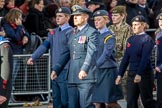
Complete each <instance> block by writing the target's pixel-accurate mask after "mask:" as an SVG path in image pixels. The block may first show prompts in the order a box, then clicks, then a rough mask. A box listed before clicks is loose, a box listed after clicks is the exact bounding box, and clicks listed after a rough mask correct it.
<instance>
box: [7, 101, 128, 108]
mask: <svg viewBox="0 0 162 108" xmlns="http://www.w3.org/2000/svg"><path fill="white" fill-rule="evenodd" d="M119 104H120V105H121V108H126V101H125V100H120V101H119ZM9 108H52V105H51V104H48V105H41V106H33V107H31V106H30V107H22V105H21V106H10V107H9Z"/></svg>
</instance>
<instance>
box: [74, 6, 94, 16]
mask: <svg viewBox="0 0 162 108" xmlns="http://www.w3.org/2000/svg"><path fill="white" fill-rule="evenodd" d="M71 9H72V15H77V14H83V13H85V14H90V13H91V11H90V10H89V9H88V8H85V7H81V6H79V5H73V6H72V7H71Z"/></svg>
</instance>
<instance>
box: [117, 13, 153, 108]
mask: <svg viewBox="0 0 162 108" xmlns="http://www.w3.org/2000/svg"><path fill="white" fill-rule="evenodd" d="M147 28H148V24H147V23H146V20H145V18H144V17H143V16H142V15H138V16H136V17H134V18H133V19H132V30H133V33H134V35H133V36H131V37H129V38H128V40H127V44H126V50H125V52H124V56H123V59H122V61H121V64H120V67H119V73H118V77H117V79H116V84H120V83H121V79H122V77H123V75H124V73H125V71H126V69H127V67H128V65H129V68H128V77H127V83H126V84H127V108H138V104H137V100H138V98H139V95H140V96H141V100H142V104H143V106H144V108H154V101H153V94H152V93H153V81H154V80H153V69H152V64H151V54H152V49H153V47H154V41H153V39H152V38H151V37H150V36H149V35H148V34H146V33H145V30H146V29H147Z"/></svg>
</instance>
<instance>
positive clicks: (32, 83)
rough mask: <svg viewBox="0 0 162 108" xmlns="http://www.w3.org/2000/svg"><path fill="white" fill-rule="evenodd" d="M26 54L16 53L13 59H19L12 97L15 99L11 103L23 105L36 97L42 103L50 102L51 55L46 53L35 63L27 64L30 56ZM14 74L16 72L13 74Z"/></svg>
mask: <svg viewBox="0 0 162 108" xmlns="http://www.w3.org/2000/svg"><path fill="white" fill-rule="evenodd" d="M30 56H31V55H30V54H26V55H14V57H13V59H14V60H18V65H19V66H20V68H19V69H18V73H17V75H16V80H15V82H14V84H13V86H12V89H13V90H12V93H11V94H12V97H14V101H13V100H10V102H9V105H10V106H12V105H23V104H25V103H32V102H33V101H34V99H36V98H38V99H39V101H40V103H42V104H45V103H49V101H50V97H51V92H50V88H51V87H50V56H49V53H48V54H44V55H43V56H42V57H41V58H39V59H38V60H37V61H36V62H34V65H27V64H26V62H27V60H28V58H29V57H30ZM13 76H14V74H13Z"/></svg>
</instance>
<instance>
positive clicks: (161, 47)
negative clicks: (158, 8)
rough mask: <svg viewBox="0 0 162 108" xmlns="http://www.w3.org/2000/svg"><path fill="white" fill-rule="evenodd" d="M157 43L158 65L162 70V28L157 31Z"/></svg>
mask: <svg viewBox="0 0 162 108" xmlns="http://www.w3.org/2000/svg"><path fill="white" fill-rule="evenodd" d="M156 45H157V56H158V57H157V66H158V67H159V68H160V70H161V71H162V30H159V31H158V32H157V33H156Z"/></svg>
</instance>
